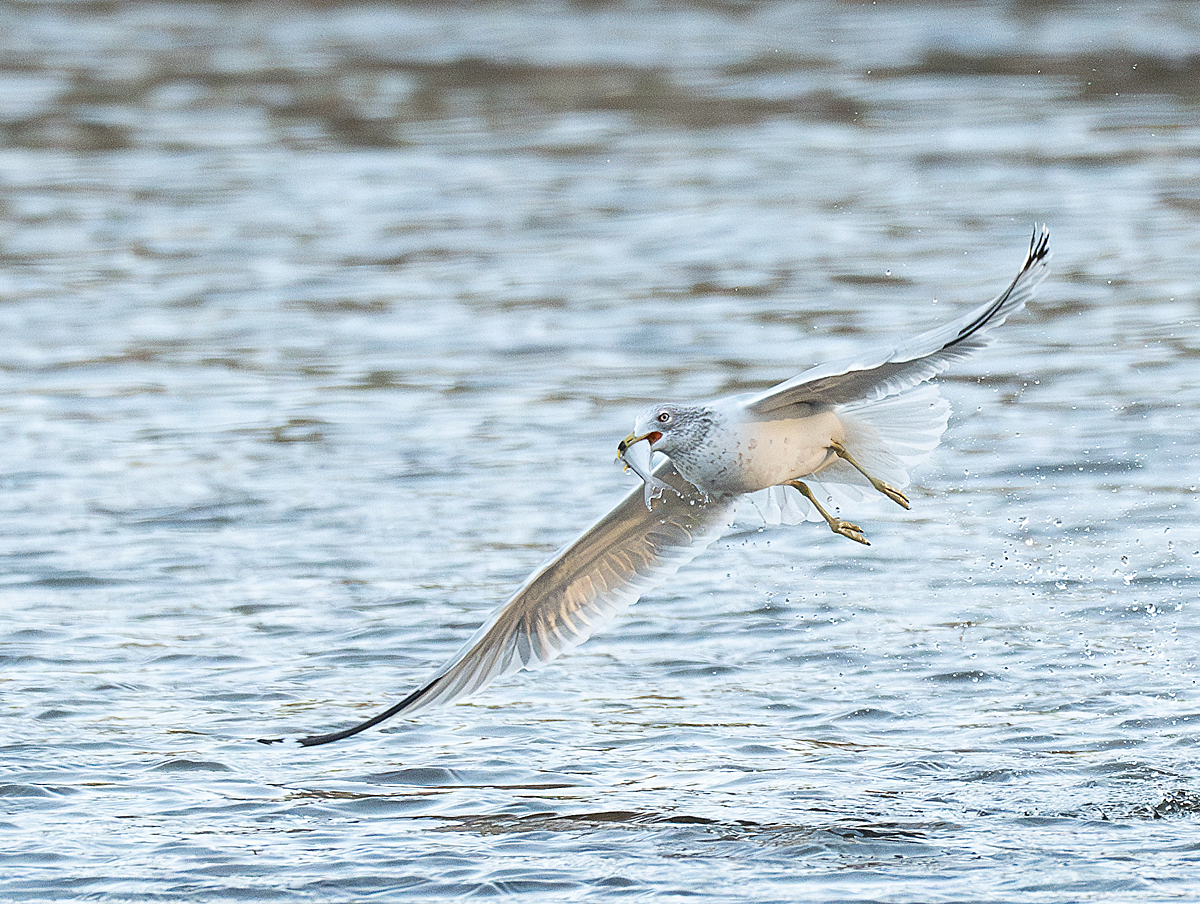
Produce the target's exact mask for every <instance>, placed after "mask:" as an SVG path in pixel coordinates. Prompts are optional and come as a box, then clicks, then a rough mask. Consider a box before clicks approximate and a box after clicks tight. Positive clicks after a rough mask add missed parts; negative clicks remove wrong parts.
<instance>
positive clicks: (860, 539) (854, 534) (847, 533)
mask: <svg viewBox="0 0 1200 904" xmlns="http://www.w3.org/2000/svg"><path fill="white" fill-rule="evenodd" d="M785 485H786V486H789V487H795V488H796V489H797V490H799V491H800V495H801V496H803V497H804V498H805V499H807V500H808V501H809V502H811V503H812V504H813V506H814V507H815V508H816V510H817V514H819V515H820V516H821V517H822V518H824V519H825V523H826V524H828V525H829V529H830V530H831V531H833V532H834V533H835V534H841V535H842V536H843V537H848V538H849V539H851V540H853V541H854V542H855V543H861V544H862V545H863V546H870V545H871V544H870V542H869V541H868V540H867V538H866V537H865V536H863V532H862V528H861V527H859V526H858V525H857V524H851V523H850V522H849V521H842V520H840V519H838V518H835V517H833V515H831V514H829V512H827V511H825V508H824V506H822V505H821V503H819V502H817V498H816V497H815V496H814V495H813V492H812V490H810V489H809V488H808V484H806V483H804V482H803V481H801V480H789V481H788V482H787V483H786V484H785Z"/></svg>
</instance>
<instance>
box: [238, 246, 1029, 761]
mask: <svg viewBox="0 0 1200 904" xmlns="http://www.w3.org/2000/svg"><path fill="white" fill-rule="evenodd" d="M1049 261H1050V232H1049V230H1048V229H1047V228H1046V227H1045V226H1044V225H1043V226H1037V227H1035V228H1034V232H1033V239H1032V241H1031V242H1030V245H1029V254H1028V256H1027V257H1026V259H1025V262H1024V263H1023V264H1022V265H1021V270H1020V272H1019V273H1018V274H1017V276H1016V278H1015V279H1014V280H1013V281H1012V283H1011V285H1009V287H1008V288H1007V289H1005V290H1004V291H1003V292H1002V293H1001V294H1000V295H999V296H998V297H997V298H996V299H994V300H993V301H989V302H988V303H987V304H985V305H983V306H981V307H979V308H976V309H975V310H973V311H971V312H969V313H967V314H965V315H963V316H962V317H960V318H958V319H957V320H955V321H953V322H951V323H948V324H946V325H945V326H942V327H938V328H937V329H933V330H930V331H929V332H926V333H922V334H921V335H919V336H915V337H913V338H911V339H905V340H904V341H902V342H900V343H898V344H897V345H895V346H893V347H892V348H888V349H884V350H875V351H872V352H867V353H864V354H863V355H862V357H860V358H858V359H856V360H854V361H850V362H841V363H838V364H826V365H819V366H817V367H814V368H811V369H810V370H807V371H805V372H804V373H802V374H800V375H799V376H795V377H793V378H792V379H790V380H787V381H785V382H783V383H780V384H779V385H778V386H775V387H773V388H771V389H767V390H765V391H762V392H756V393H748V394H743V395H735V396H727V397H725V398H720V399H715V400H712V401H705V402H686V403H665V404H658V405H654V406H653V407H651V408H649V409H648V410H647V411H646V412H645V413H643V414H642V415H641V416H640V417H639V418H638V419H637V421H636V422H635V424H634V429H633V432H631V433H630V434H629V435H628V436H627V437H625V439H623V440H621V442H620V443H619V444H618V446H617V451H618V457H619V458H620V460H621V461H622V462H624V464H625V465H626V466H627V467H628V468H631V469H633V470H634V471H635V472H636V473H637V474H638V476H640V477H641V478H642V481H643V486H642V487H639V488H638V489H635V490H634V491H632V492H631V493H629V495H627V496H626V497H625V498H624V499H623V500H622V501H621V502H619V503H618V504H617V505H616V507H615V508H614V509H613V510H612V511H610V512H609V513H608V514H607V515H605V516H603V517H602V518H600V520H599V521H597V522H596V523H595V524H593V525H592V526H591V527H589V528H588V529H587V530H586V531H584V532H583V534H581V535H580V536H579V537H578V538H577V539H576V540H574V541H573V542H572V543H569V544H568V545H566V546H564V547H563V548H562V549H561V550H559V551H558V552H557V553H555V554H554V556H553V557H551V558H550V560H549V561H547V562H546V563H545V564H544V565H542V566H541V567H540V568H539V569H538V570H537V571H535V572H534V573H533V574H532V575H530V577H529V578H528V579H527V580H526V581H525V583H524V584H522V585H521V586H520V587H519V588H518V589H517V591H516V592H515V593H514V594H513V595H512V596H511V597H509V598H508V600H507V602H505V603H504V605H502V606H501V607H500V608H499V609H497V610H496V611H495V612H494V613H493V614H492V616H491V617H490V618H489V619H488V620H487V621H486V622H485V623H484V625H483V626H482V627H481V628H480V629H479V630H478V631H476V632H475V634H474V635H473V636H472V637H471V638H470V639H469V640H468V641H467V642H466V644H464V645H463V647H462V649H460V650H459V651H458V653H456V654H455V655H454V656H453V657H452V658H451V659H450V661H449V662H447V663H446V664H445V665H444V666H442V667H441V668H440V669H438V670H437V671H436V672H435V673H434V674H433V676H432V677H431V678H430V679H429V680H428V681H426V682H425V683H424V684H423V685H422V686H421V687H419V688H417V689H416V690H415V691H413V692H412V693H411V694H409V695H408V696H407V697H405V698H404V699H403V700H401V701H400V702H399V703H397V704H395V705H394V706H392V707H391V708H389V709H387V710H385V711H384V712H381V713H379V715H377V716H375V717H374V718H371V719H368V720H367V721H365V722H362V723H360V724H358V725H354V726H352V727H350V728H346V729H343V730H341V731H335V732H331V733H329V734H320V735H311V736H309V737H305V738H301V739H300V740H299V743H300V744H301V745H303V746H305V747H313V746H316V745H318V744H328V743H330V742H331V741H338V740H341V739H342V738H348V737H350V736H351V735H355V734H358V733H359V732H360V731H364V730H366V729H368V728H371V727H372V726H375V725H378V724H379V723H380V722H383V721H384V720H385V719H390V718H391V717H392V716H395V715H398V714H400V713H404V714H406V715H407V714H410V713H414V712H416V711H417V710H418V709H421V708H424V707H427V706H432V705H434V704H443V703H449V702H451V701H454V700H459V699H461V698H463V697H466V696H468V695H469V694H473V693H475V692H476V691H479V690H480V689H482V688H484V687H486V686H487V685H489V684H491V683H492V682H493V681H495V680H496V679H498V678H503V677H504V676H506V675H511V674H512V673H513V672H517V671H519V670H521V669H532V668H538V667H539V666H542V665H545V664H546V663H547V662H549V661H550V660H552V659H555V658H557V657H558V656H561V655H562V654H563V653H565V652H567V651H568V650H571V649H573V648H574V647H576V646H578V645H579V644H581V643H583V642H584V641H585V640H587V639H588V638H589V637H591V636H592V635H593V634H595V633H596V632H597V631H599V630H600V629H601V628H603V627H604V626H605V625H606V624H607V623H608V622H609V621H611V620H612V619H613V618H614V617H615V616H616V615H617V613H619V612H621V611H622V610H624V609H626V608H628V607H629V606H630V605H632V604H633V603H634V602H635V601H636V600H637V599H638V598H639V597H641V596H642V595H643V594H644V593H646V592H648V591H649V590H650V589H652V588H653V587H655V586H657V585H658V584H660V583H661V582H662V581H664V580H665V579H666V578H668V577H669V576H670V575H672V574H674V573H675V572H676V571H677V570H678V569H679V568H680V567H682V566H683V565H685V564H686V563H688V562H690V561H691V560H692V559H693V558H695V557H696V556H697V555H699V554H700V552H702V551H703V550H704V549H705V548H707V547H708V546H709V544H711V543H712V542H713V541H715V540H716V539H717V538H718V537H720V536H721V535H722V534H723V533H724V532H725V531H726V530H727V529H728V527H729V526H730V525H731V524H732V522H733V519H734V513H735V510H736V509H737V508H738V506H739V504H740V503H741V502H743V501H744V500H749V501H750V502H751V503H753V504H754V505H755V506H756V507H757V509H758V510H759V512H760V513H761V515H762V516H763V517H764V518H765V519H766V520H767V522H768V523H772V524H778V523H788V524H794V523H798V522H800V521H806V520H812V521H817V522H819V521H824V522H825V523H826V524H828V525H829V528H830V529H831V530H833V531H834V532H835V533H837V534H840V535H842V536H844V537H847V538H848V539H850V540H854V541H856V542H858V543H863V544H866V545H870V544H869V543H868V541H867V538H866V536H865V535H864V533H863V530H862V529H861V528H860V527H859V526H858V525H856V524H852V523H851V522H849V521H844V520H841V519H840V518H838V517H836V516H835V515H834V514H833V513H831V511H830V508H831V507H834V508H836V509H839V510H840V508H841V507H844V506H845V505H846V504H852V503H853V502H854V501H856V500H861V499H862V498H863V497H864V496H865V495H868V494H871V493H880V494H882V495H883V496H886V497H887V498H888V499H890V500H892V501H893V502H895V503H896V504H898V505H901V506H903V507H904V508H906V509H907V508H908V507H909V502H908V498H907V497H906V496H905V495H904V493H903V492H902V490H903V488H904V487H906V486H907V485H908V482H909V478H908V472H909V469H910V468H912V467H913V466H914V465H916V464H918V463H919V462H921V461H923V460H924V459H925V458H926V457H927V456H928V455H929V454H930V453H931V452H932V451H933V450H934V448H936V446H937V444H938V442H939V440H940V439H941V435H942V433H943V431H944V430H945V429H946V423H947V421H948V419H949V417H950V406H949V404H948V403H947V402H946V401H945V399H943V398H942V397H941V395H940V394H939V392H938V390H937V387H936V386H934V385H931V384H929V383H928V382H927V381H928V380H930V379H931V378H933V377H935V376H936V375H937V374H939V373H941V372H942V371H944V370H945V369H946V368H947V367H949V366H950V365H951V364H953V363H954V362H955V361H958V360H959V359H961V358H966V357H967V356H969V355H971V354H974V353H975V352H977V351H979V350H980V349H982V348H985V347H987V346H988V345H990V344H991V342H992V336H991V333H990V331H991V330H992V329H993V328H994V327H997V326H999V325H1000V324H1002V323H1004V321H1005V320H1006V319H1007V318H1008V317H1009V316H1010V315H1011V314H1013V313H1015V312H1017V311H1019V310H1020V309H1021V308H1022V307H1023V306H1024V305H1025V303H1026V302H1027V301H1028V300H1029V299H1030V298H1032V297H1033V294H1034V289H1035V288H1036V287H1037V285H1038V283H1040V282H1041V281H1042V280H1043V279H1045V277H1046V275H1047V273H1049ZM655 453H659V454H660V456H661V460H660V461H659V463H658V464H657V465H656V466H655V465H653V457H654V454H655ZM831 503H832V505H831ZM261 740H262V742H263V743H265V744H270V743H275V742H277V741H281V740H283V739H282V738H270V739H268V738H263V739H261Z"/></svg>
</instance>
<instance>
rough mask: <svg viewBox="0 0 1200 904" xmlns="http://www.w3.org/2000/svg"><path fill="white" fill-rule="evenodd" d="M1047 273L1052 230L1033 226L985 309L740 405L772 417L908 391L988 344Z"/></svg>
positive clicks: (819, 369) (823, 367) (820, 367)
mask: <svg viewBox="0 0 1200 904" xmlns="http://www.w3.org/2000/svg"><path fill="white" fill-rule="evenodd" d="M1049 272H1050V230H1049V229H1048V228H1047V227H1046V226H1045V225H1041V226H1036V227H1034V230H1033V239H1032V240H1031V241H1030V243H1029V254H1028V255H1027V256H1026V258H1025V263H1024V264H1022V265H1021V271H1020V272H1019V273H1018V274H1017V277H1016V279H1014V280H1013V281H1012V284H1011V285H1009V287H1008V288H1007V289H1005V290H1004V291H1003V292H1001V293H1000V295H998V296H997V297H996V298H994V299H992V300H991V301H989V302H988V303H987V304H985V305H981V306H980V307H978V308H976V309H975V310H973V311H971V312H970V313H968V314H966V315H964V316H962V317H960V318H958V319H957V320H954V321H952V322H950V323H948V324H946V325H945V326H941V327H937V328H936V329H932V330H930V331H929V332H927V333H922V334H921V335H919V336H914V337H913V338H912V339H909V340H907V341H906V342H902V343H900V344H899V345H896V346H894V347H892V348H890V349H887V350H886V351H884V352H883V353H877V354H876V355H873V356H872V357H871V358H869V359H867V360H863V361H856V362H853V363H849V364H847V363H845V362H843V363H840V364H820V365H818V366H816V367H814V368H811V369H810V370H806V371H805V372H804V373H802V374H799V375H798V376H795V377H792V379H790V380H787V381H785V382H783V383H780V384H779V385H778V386H773V387H772V388H770V389H768V390H765V391H763V392H761V393H757V394H754V395H751V396H748V397H746V398H745V399H744V400H743V402H742V404H743V406H744V407H745V408H746V409H747V410H749V411H751V412H753V413H754V414H757V415H771V414H773V413H775V412H779V411H780V410H781V409H784V408H787V407H788V406H792V405H805V404H815V405H843V404H846V403H847V402H856V401H869V400H872V399H882V398H884V397H885V396H890V395H894V394H895V393H898V392H903V391H904V390H906V389H911V388H912V387H914V386H916V385H917V384H919V383H923V382H924V381H926V380H928V379H930V378H931V377H934V376H936V375H937V374H939V373H941V372H942V371H944V370H945V369H946V368H947V367H949V366H950V365H951V364H952V363H954V362H955V361H958V360H961V359H962V358H965V357H967V356H968V355H971V354H973V353H975V352H977V351H979V349H981V348H986V347H987V346H988V345H990V344H991V343H992V337H991V336H990V335H989V332H990V330H992V328H994V327H997V326H999V325H1000V324H1002V323H1003V322H1004V321H1005V320H1006V319H1007V318H1008V317H1009V316H1010V315H1011V314H1014V313H1016V312H1017V311H1019V310H1020V309H1021V308H1022V307H1024V306H1025V302H1027V301H1029V299H1031V298H1032V297H1033V292H1034V289H1035V288H1036V287H1037V285H1038V283H1040V282H1041V281H1042V280H1043V279H1045V278H1046V276H1047V275H1048V274H1049Z"/></svg>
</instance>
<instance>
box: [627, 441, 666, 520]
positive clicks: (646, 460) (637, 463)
mask: <svg viewBox="0 0 1200 904" xmlns="http://www.w3.org/2000/svg"><path fill="white" fill-rule="evenodd" d="M652 454H653V452H652V450H651V449H650V440H649V439H643V440H639V441H638V442H633V443H629V444H626V443H621V445H620V446H619V447H618V449H617V459H618V460H619V461H620V462H621V463H622V464H624V465H625V469H626V470H627V471H628V470H632V471H633V473H635V474H637V476H638V477H640V478H642V481H643V482H644V483H645V489H646V508H650V500H651V499H657V498H658V497H659V496H661V495H662V494H663V493H664V492H666V491H667V490H670V491H671V492H672V493H674V492H675V488H674V487H672V486H671V485H670V484H669V483H666V482H664V481H662V480H659V479H658V478H657V477H655V476H654V475H653V474H652V473H651V471H652V470H653V468H652V467H651V466H650V458H651V455H652Z"/></svg>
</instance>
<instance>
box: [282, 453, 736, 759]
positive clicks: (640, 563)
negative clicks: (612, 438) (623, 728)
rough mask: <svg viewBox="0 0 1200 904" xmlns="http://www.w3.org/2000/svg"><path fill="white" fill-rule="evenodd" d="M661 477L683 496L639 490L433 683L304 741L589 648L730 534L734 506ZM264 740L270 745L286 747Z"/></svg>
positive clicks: (659, 473)
mask: <svg viewBox="0 0 1200 904" xmlns="http://www.w3.org/2000/svg"><path fill="white" fill-rule="evenodd" d="M654 475H655V476H656V477H657V478H659V479H660V480H663V481H666V482H667V483H668V484H670V485H671V486H672V487H674V488H675V489H676V490H677V493H663V495H662V497H661V498H660V499H658V500H657V501H656V502H655V503H654V506H653V508H652V509H648V508H647V507H646V503H645V501H644V494H643V491H642V487H641V485H639V486H638V487H637V488H636V489H635V490H633V491H632V492H631V493H629V495H627V496H626V497H625V498H624V499H623V500H622V501H621V502H620V503H618V504H617V506H616V507H615V508H614V509H613V510H612V511H610V512H609V513H608V514H607V515H605V516H604V517H603V518H601V519H600V520H599V521H597V522H596V523H595V524H593V525H592V526H591V527H589V528H588V529H587V530H586V531H584V532H583V534H582V535H580V537H579V538H578V539H576V540H575V541H574V542H573V543H570V544H568V545H567V546H565V547H563V548H562V549H561V550H559V551H558V552H557V553H556V554H555V555H554V556H553V557H552V558H551V559H550V560H549V561H547V562H546V563H545V564H544V565H543V566H542V567H541V568H539V569H538V570H537V571H535V572H534V573H533V574H532V575H530V577H529V579H528V580H526V581H525V583H524V584H522V585H521V587H520V588H519V589H518V590H517V591H516V593H514V594H513V595H512V596H511V597H509V599H508V601H507V602H505V603H504V605H503V606H501V607H500V608H499V609H497V610H496V612H495V613H493V615H492V617H491V618H489V619H488V620H487V621H486V622H485V623H484V624H483V626H482V627H481V628H480V629H479V630H478V631H476V632H475V634H474V636H472V637H471V639H470V640H468V641H467V642H466V644H464V645H463V647H462V649H460V650H459V651H458V653H457V654H455V656H454V657H453V658H452V659H451V660H450V661H449V662H447V663H446V664H445V665H444V666H442V667H441V668H440V669H438V670H437V671H436V672H435V673H434V674H433V676H432V677H431V678H430V679H429V680H428V681H427V682H425V684H423V685H422V686H421V687H419V688H417V689H416V690H415V691H413V692H412V693H411V694H409V695H408V696H407V697H405V698H404V699H403V700H401V701H400V702H399V703H397V704H396V705H394V706H392V707H391V708H390V709H387V710H385V711H384V712H381V713H380V714H379V715H377V716H375V717H374V718H371V719H368V720H367V721H365V722H362V723H360V724H358V725H355V726H352V727H351V728H347V729H345V730H343V731H336V732H331V733H330V734H323V735H312V736H310V737H306V738H302V739H300V744H302V745H303V746H305V747H313V746H316V745H318V744H328V743H329V742H330V741H338V740H341V739H342V738H348V737H350V736H351V735H355V734H358V733H359V732H360V731H363V730H365V729H368V728H370V727H372V726H374V725H378V724H379V723H380V722H383V721H384V720H385V719H390V718H391V717H392V716H395V715H398V714H400V713H411V712H414V711H416V710H417V709H420V708H422V707H426V706H431V705H433V704H435V703H449V702H451V701H452V700H458V699H461V698H462V697H466V696H467V695H469V694H473V693H475V692H476V691H478V690H481V689H482V688H484V687H486V686H487V685H488V684H490V683H491V682H493V681H495V680H496V679H498V678H502V677H504V676H505V675H511V674H512V673H513V672H516V671H519V670H520V669H532V668H537V667H539V666H541V665H544V664H545V663H547V662H549V661H550V660H552V659H554V658H556V657H558V656H560V655H562V654H563V653H565V652H566V651H568V650H570V649H573V648H574V647H576V646H578V645H579V644H581V643H583V642H584V641H585V640H587V639H588V638H589V637H591V636H592V635H593V634H594V633H595V632H597V631H598V630H600V629H601V628H602V627H604V625H606V624H607V623H608V622H609V621H611V620H612V619H613V617H614V616H616V615H617V613H619V612H621V611H623V610H624V609H627V608H628V607H629V606H631V605H632V604H633V603H634V602H635V601H636V600H637V599H638V598H639V597H640V596H642V594H644V593H646V592H647V591H649V590H650V589H651V588H653V587H655V586H656V585H658V584H659V583H661V582H662V581H663V580H665V579H666V578H667V577H669V576H670V575H672V574H674V573H675V572H676V571H677V570H678V569H679V568H680V567H682V566H683V565H685V564H686V563H688V562H690V561H691V560H692V559H694V558H695V557H696V556H697V555H699V554H700V553H701V552H702V551H703V550H704V549H706V548H707V547H708V546H709V545H710V544H711V543H712V542H713V541H714V540H716V539H717V538H718V537H720V536H721V534H722V533H724V532H725V530H726V528H727V527H728V526H729V524H730V521H731V519H732V511H733V509H734V502H735V500H733V499H710V498H708V497H707V496H705V495H704V494H702V493H700V492H699V491H698V490H697V489H696V488H695V487H693V486H692V485H691V484H690V483H688V482H687V481H686V480H684V479H683V477H681V476H680V475H679V472H678V471H676V470H675V468H674V466H673V465H672V464H671V463H670V462H669V461H664V462H663V463H662V464H660V465H659V466H658V467H657V468H656V469H655V471H654ZM261 740H262V742H263V743H264V744H270V743H274V742H275V741H281V740H283V739H282V738H274V739H266V738H264V739H261Z"/></svg>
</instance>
